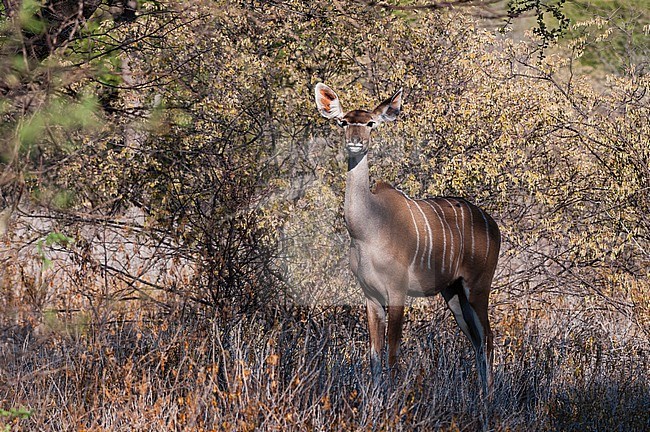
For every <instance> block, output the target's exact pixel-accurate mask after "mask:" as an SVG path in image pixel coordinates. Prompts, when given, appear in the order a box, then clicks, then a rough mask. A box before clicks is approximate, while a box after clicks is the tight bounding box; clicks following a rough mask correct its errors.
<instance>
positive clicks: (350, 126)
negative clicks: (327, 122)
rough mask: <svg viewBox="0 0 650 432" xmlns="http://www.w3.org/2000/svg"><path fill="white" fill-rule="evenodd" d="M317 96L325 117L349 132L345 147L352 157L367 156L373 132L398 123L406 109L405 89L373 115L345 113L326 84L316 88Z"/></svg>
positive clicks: (362, 112)
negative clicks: (404, 103)
mask: <svg viewBox="0 0 650 432" xmlns="http://www.w3.org/2000/svg"><path fill="white" fill-rule="evenodd" d="M315 93H316V106H317V107H318V111H320V113H321V115H322V116H323V117H325V118H327V119H335V120H336V122H337V123H338V125H339V126H341V127H342V128H343V130H344V131H345V146H346V148H347V150H348V153H349V154H350V155H351V156H352V155H359V154H365V153H367V152H368V147H369V146H370V132H371V131H372V130H373V129H374V128H376V127H377V126H379V125H380V124H382V123H383V122H388V121H393V120H395V119H396V118H397V115H398V114H399V112H400V109H401V107H402V89H399V90H398V91H397V92H395V94H394V95H393V96H391V97H390V98H389V99H386V100H385V101H383V102H382V103H380V104H379V105H378V106H377V108H375V109H374V110H372V111H365V110H352V111H348V112H344V111H343V109H342V108H341V102H340V100H339V97H338V96H337V95H336V93H334V90H332V89H331V88H329V87H328V86H326V85H325V84H323V83H318V84H316V88H315Z"/></svg>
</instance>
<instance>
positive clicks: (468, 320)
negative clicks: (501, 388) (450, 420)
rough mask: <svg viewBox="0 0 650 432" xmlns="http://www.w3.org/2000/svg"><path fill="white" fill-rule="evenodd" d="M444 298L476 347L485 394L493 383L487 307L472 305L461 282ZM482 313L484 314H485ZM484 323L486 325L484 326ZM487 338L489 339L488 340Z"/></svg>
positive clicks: (448, 289)
mask: <svg viewBox="0 0 650 432" xmlns="http://www.w3.org/2000/svg"><path fill="white" fill-rule="evenodd" d="M442 296H443V297H444V299H445V301H446V302H447V306H449V309H450V310H451V311H452V313H453V314H454V318H455V319H456V323H457V324H458V327H460V329H461V330H462V331H463V333H464V334H465V336H467V338H468V339H469V340H470V342H471V343H472V346H473V347H474V353H475V355H476V366H477V369H478V375H479V379H480V381H481V385H482V388H483V392H484V393H485V392H487V391H488V389H489V388H490V387H491V381H492V380H491V378H492V377H491V361H490V362H489V361H488V357H489V356H491V351H492V349H491V348H492V338H491V332H490V329H489V323H488V321H487V306H486V307H485V308H479V307H476V306H475V305H472V304H471V303H470V301H469V300H468V298H467V295H466V291H465V288H464V286H463V283H462V281H461V280H458V281H456V282H455V283H454V284H452V285H451V286H449V287H448V288H446V289H445V290H443V291H442ZM477 309H478V311H477ZM483 309H484V310H483ZM482 312H484V314H483V313H482ZM479 313H482V314H481V317H484V320H482V319H481V317H479ZM483 322H484V323H485V324H483ZM486 336H487V337H488V339H487V340H486ZM486 345H487V346H486Z"/></svg>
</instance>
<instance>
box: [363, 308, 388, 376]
mask: <svg viewBox="0 0 650 432" xmlns="http://www.w3.org/2000/svg"><path fill="white" fill-rule="evenodd" d="M366 309H367V312H368V333H369V334H370V370H371V372H372V380H373V382H374V384H375V385H376V384H379V383H380V382H381V367H382V366H381V356H382V353H383V351H384V339H385V337H386V311H385V310H384V307H383V306H382V305H381V304H380V303H379V302H378V301H376V300H373V299H366Z"/></svg>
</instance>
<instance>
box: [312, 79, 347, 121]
mask: <svg viewBox="0 0 650 432" xmlns="http://www.w3.org/2000/svg"><path fill="white" fill-rule="evenodd" d="M314 92H315V94H316V107H317V108H318V111H319V112H320V114H321V115H322V116H323V117H325V118H326V119H333V118H339V117H343V114H344V113H343V109H341V102H340V99H339V97H338V96H337V95H336V93H334V90H332V89H331V88H329V87H328V86H326V85H325V84H323V83H318V84H316V88H315V89H314Z"/></svg>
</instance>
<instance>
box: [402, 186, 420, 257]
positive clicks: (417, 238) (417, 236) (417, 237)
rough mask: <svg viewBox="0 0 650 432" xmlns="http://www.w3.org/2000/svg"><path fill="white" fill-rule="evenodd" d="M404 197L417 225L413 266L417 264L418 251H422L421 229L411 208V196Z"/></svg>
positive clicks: (414, 224)
mask: <svg viewBox="0 0 650 432" xmlns="http://www.w3.org/2000/svg"><path fill="white" fill-rule="evenodd" d="M402 195H403V194H402ZM404 199H405V200H406V207H408V209H409V213H411V219H412V220H413V226H414V227H415V235H416V243H415V255H413V260H412V261H411V267H413V266H414V265H415V260H416V259H417V257H418V252H420V230H418V224H417V222H416V221H415V215H414V214H413V210H411V204H409V201H410V198H408V197H407V196H406V195H404Z"/></svg>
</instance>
